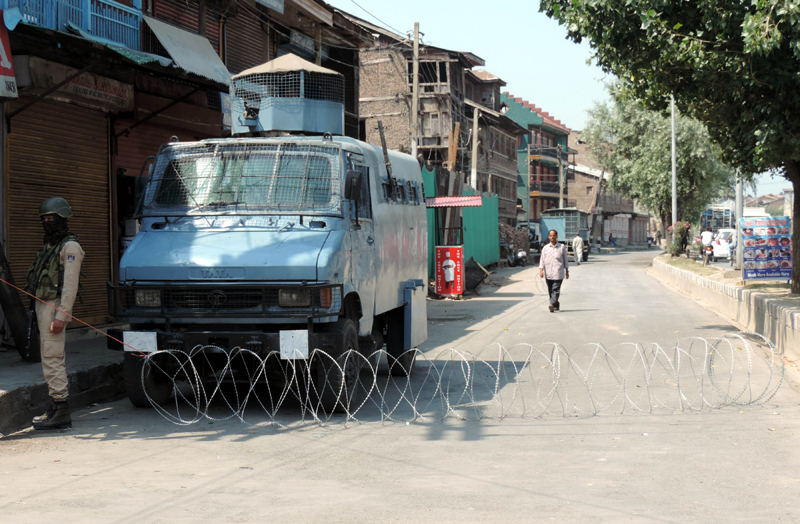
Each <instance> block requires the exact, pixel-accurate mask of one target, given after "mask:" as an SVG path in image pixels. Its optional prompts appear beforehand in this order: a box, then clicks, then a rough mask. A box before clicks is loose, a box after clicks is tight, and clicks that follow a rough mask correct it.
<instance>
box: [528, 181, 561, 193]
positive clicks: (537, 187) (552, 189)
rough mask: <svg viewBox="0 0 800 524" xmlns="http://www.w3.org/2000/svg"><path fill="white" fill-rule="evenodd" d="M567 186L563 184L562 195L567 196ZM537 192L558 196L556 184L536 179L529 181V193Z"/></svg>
mask: <svg viewBox="0 0 800 524" xmlns="http://www.w3.org/2000/svg"><path fill="white" fill-rule="evenodd" d="M567 187H568V185H567V184H564V195H567V194H568V191H567ZM534 191H538V192H539V193H549V194H551V195H558V194H559V188H558V182H543V181H539V180H536V179H533V180H531V192H534Z"/></svg>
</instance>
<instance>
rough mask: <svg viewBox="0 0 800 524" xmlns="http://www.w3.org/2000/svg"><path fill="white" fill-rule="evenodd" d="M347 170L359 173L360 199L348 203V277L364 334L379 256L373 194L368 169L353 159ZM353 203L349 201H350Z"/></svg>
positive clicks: (369, 319)
mask: <svg viewBox="0 0 800 524" xmlns="http://www.w3.org/2000/svg"><path fill="white" fill-rule="evenodd" d="M347 169H348V170H355V171H360V172H361V194H360V196H361V198H360V199H359V201H358V202H357V204H356V205H355V206H353V205H351V206H350V225H349V229H350V246H351V257H350V270H351V271H350V272H351V274H350V278H351V280H352V282H353V286H354V287H355V289H356V291H357V292H358V296H359V298H360V299H361V310H362V312H363V316H362V317H361V320H360V322H359V325H358V334H359V335H362V336H367V335H369V334H370V333H371V332H372V313H373V311H374V310H375V292H376V289H375V287H376V283H377V270H378V268H377V263H376V261H375V259H376V258H377V256H378V251H377V247H376V246H377V242H376V239H375V228H374V227H373V215H372V193H373V191H374V189H373V184H372V180H370V175H371V173H370V170H369V168H368V167H367V166H365V165H363V164H360V163H359V162H357V161H354V160H353V159H352V158H351V159H350V160H349V161H348V162H347ZM351 202H352V201H351Z"/></svg>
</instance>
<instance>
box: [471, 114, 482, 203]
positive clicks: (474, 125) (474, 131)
mask: <svg viewBox="0 0 800 524" xmlns="http://www.w3.org/2000/svg"><path fill="white" fill-rule="evenodd" d="M480 116H481V112H480V111H478V108H477V107H476V108H475V109H474V111H473V115H472V170H471V171H470V174H469V185H470V186H472V189H474V190H475V191H476V192H477V191H478V119H479V118H480Z"/></svg>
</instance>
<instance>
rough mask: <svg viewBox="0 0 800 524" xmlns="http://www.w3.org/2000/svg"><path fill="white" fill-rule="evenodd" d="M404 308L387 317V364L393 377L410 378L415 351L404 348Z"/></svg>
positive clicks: (388, 314) (395, 310) (391, 312)
mask: <svg viewBox="0 0 800 524" xmlns="http://www.w3.org/2000/svg"><path fill="white" fill-rule="evenodd" d="M403 330H404V328H403V308H402V307H399V308H397V309H393V310H392V311H390V312H389V313H387V315H386V362H387V364H388V365H389V374H390V375H392V376H393V377H410V376H411V370H412V369H413V368H414V359H415V357H416V352H415V351H406V350H407V349H408V348H405V347H403V346H404V344H403Z"/></svg>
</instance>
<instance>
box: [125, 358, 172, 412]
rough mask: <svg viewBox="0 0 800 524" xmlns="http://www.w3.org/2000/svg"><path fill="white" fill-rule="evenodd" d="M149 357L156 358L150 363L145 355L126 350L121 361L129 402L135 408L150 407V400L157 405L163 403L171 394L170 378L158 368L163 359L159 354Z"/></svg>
mask: <svg viewBox="0 0 800 524" xmlns="http://www.w3.org/2000/svg"><path fill="white" fill-rule="evenodd" d="M151 358H155V359H158V360H156V361H155V362H153V363H151V362H150V360H149V359H147V358H145V357H140V356H137V355H134V354H133V353H130V352H127V351H126V352H125V357H124V360H123V362H122V374H123V376H124V378H125V390H126V391H127V392H128V398H129V399H130V401H131V404H133V405H134V406H136V407H137V408H149V407H152V404H151V401H152V402H153V403H155V404H158V405H159V406H161V405H164V404H165V403H166V402H167V401H168V400H169V396H170V394H172V380H171V379H170V378H169V376H167V375H166V374H165V373H164V372H163V371H161V370H160V369H159V365H163V363H164V361H163V359H159V356H156V357H151ZM142 371H144V375H143V374H142Z"/></svg>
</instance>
